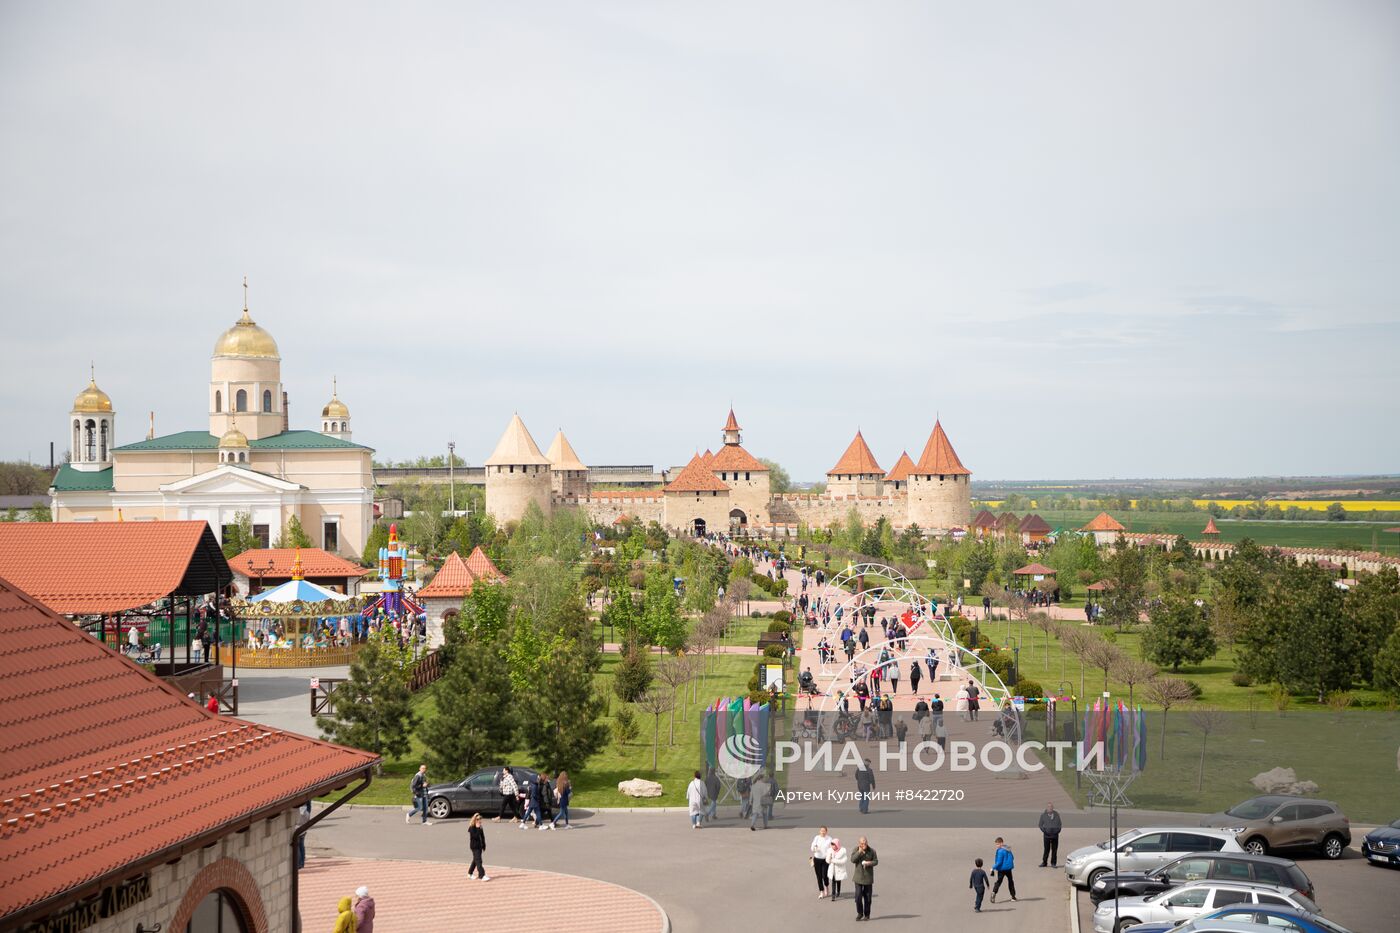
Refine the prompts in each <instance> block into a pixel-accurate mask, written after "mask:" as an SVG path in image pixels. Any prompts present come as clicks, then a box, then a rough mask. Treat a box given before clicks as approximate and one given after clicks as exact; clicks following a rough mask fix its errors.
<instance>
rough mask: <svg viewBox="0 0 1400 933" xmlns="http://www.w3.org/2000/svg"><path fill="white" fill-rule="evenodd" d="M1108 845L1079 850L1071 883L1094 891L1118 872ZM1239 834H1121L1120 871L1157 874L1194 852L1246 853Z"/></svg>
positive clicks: (1069, 865)
mask: <svg viewBox="0 0 1400 933" xmlns="http://www.w3.org/2000/svg"><path fill="white" fill-rule="evenodd" d="M1111 841H1112V840H1109V841H1108V842H1100V843H1099V844H1098V845H1092V846H1085V847H1084V848H1082V849H1075V850H1074V851H1073V852H1071V853H1070V854H1069V857H1068V858H1066V859H1065V875H1066V877H1068V878H1069V883H1070V884H1073V885H1076V886H1078V887H1081V888H1090V887H1093V885H1094V882H1095V881H1097V880H1098V878H1099V876H1100V875H1102V874H1105V873H1107V872H1112V871H1113V870H1114V866H1113V846H1112V845H1110V844H1109V843H1110V842H1111ZM1243 851H1244V850H1243V849H1241V848H1240V844H1239V843H1238V842H1236V841H1235V834H1234V833H1232V832H1229V831H1228V830H1224V829H1209V828H1205V827H1200V826H1191V827H1187V828H1183V827H1173V826H1166V827H1163V826H1149V827H1147V828H1145V829H1130V830H1128V831H1127V832H1123V833H1119V834H1118V870H1119V871H1155V870H1156V869H1158V868H1161V867H1162V866H1163V865H1165V864H1167V863H1168V862H1174V861H1176V860H1177V859H1179V858H1180V857H1181V856H1183V855H1190V854H1191V853H1193V852H1243Z"/></svg>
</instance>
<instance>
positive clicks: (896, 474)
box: [885, 450, 914, 483]
mask: <svg viewBox="0 0 1400 933" xmlns="http://www.w3.org/2000/svg"><path fill="white" fill-rule="evenodd" d="M913 470H914V461H913V460H911V459H909V451H907V450H901V451H900V452H899V459H898V460H896V461H895V462H894V469H893V470H890V472H889V475H888V476H886V477H885V482H887V483H902V482H904V481H905V480H907V479H908V478H909V474H910V473H912V472H913Z"/></svg>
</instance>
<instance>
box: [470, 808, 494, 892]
mask: <svg viewBox="0 0 1400 933" xmlns="http://www.w3.org/2000/svg"><path fill="white" fill-rule="evenodd" d="M467 847H468V848H470V849H471V850H472V863H471V865H469V866H468V867H467V877H468V878H470V877H472V872H476V877H478V878H480V879H481V880H482V881H490V880H491V876H490V875H488V874H486V865H485V863H484V862H483V861H482V860H483V859H484V858H485V856H486V827H484V826H482V825H481V814H480V813H473V814H472V821H471V824H470V825H469V826H468V827H467Z"/></svg>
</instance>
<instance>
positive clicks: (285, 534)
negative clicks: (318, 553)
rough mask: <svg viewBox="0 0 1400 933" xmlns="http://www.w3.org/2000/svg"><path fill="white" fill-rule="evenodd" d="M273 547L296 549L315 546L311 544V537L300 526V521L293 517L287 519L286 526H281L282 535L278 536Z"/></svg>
mask: <svg viewBox="0 0 1400 933" xmlns="http://www.w3.org/2000/svg"><path fill="white" fill-rule="evenodd" d="M273 547H280V548H298V547H315V545H313V544H312V543H311V536H310V535H308V534H307V533H306V529H305V528H303V527H302V526H301V519H299V518H297V517H296V516H295V515H293V516H292V517H291V518H289V519H287V524H285V525H283V526H282V534H281V535H279V536H278V538H277V543H276V544H274V545H273Z"/></svg>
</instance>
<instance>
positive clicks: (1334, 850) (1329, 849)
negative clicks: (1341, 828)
mask: <svg viewBox="0 0 1400 933" xmlns="http://www.w3.org/2000/svg"><path fill="white" fill-rule="evenodd" d="M1346 850H1347V847H1346V846H1345V845H1343V843H1342V837H1341V836H1338V835H1337V834H1336V833H1329V834H1328V836H1327V838H1326V839H1324V840H1322V854H1323V855H1325V856H1327V857H1328V858H1332V859H1337V858H1341V857H1342V853H1343V852H1345V851H1346Z"/></svg>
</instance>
